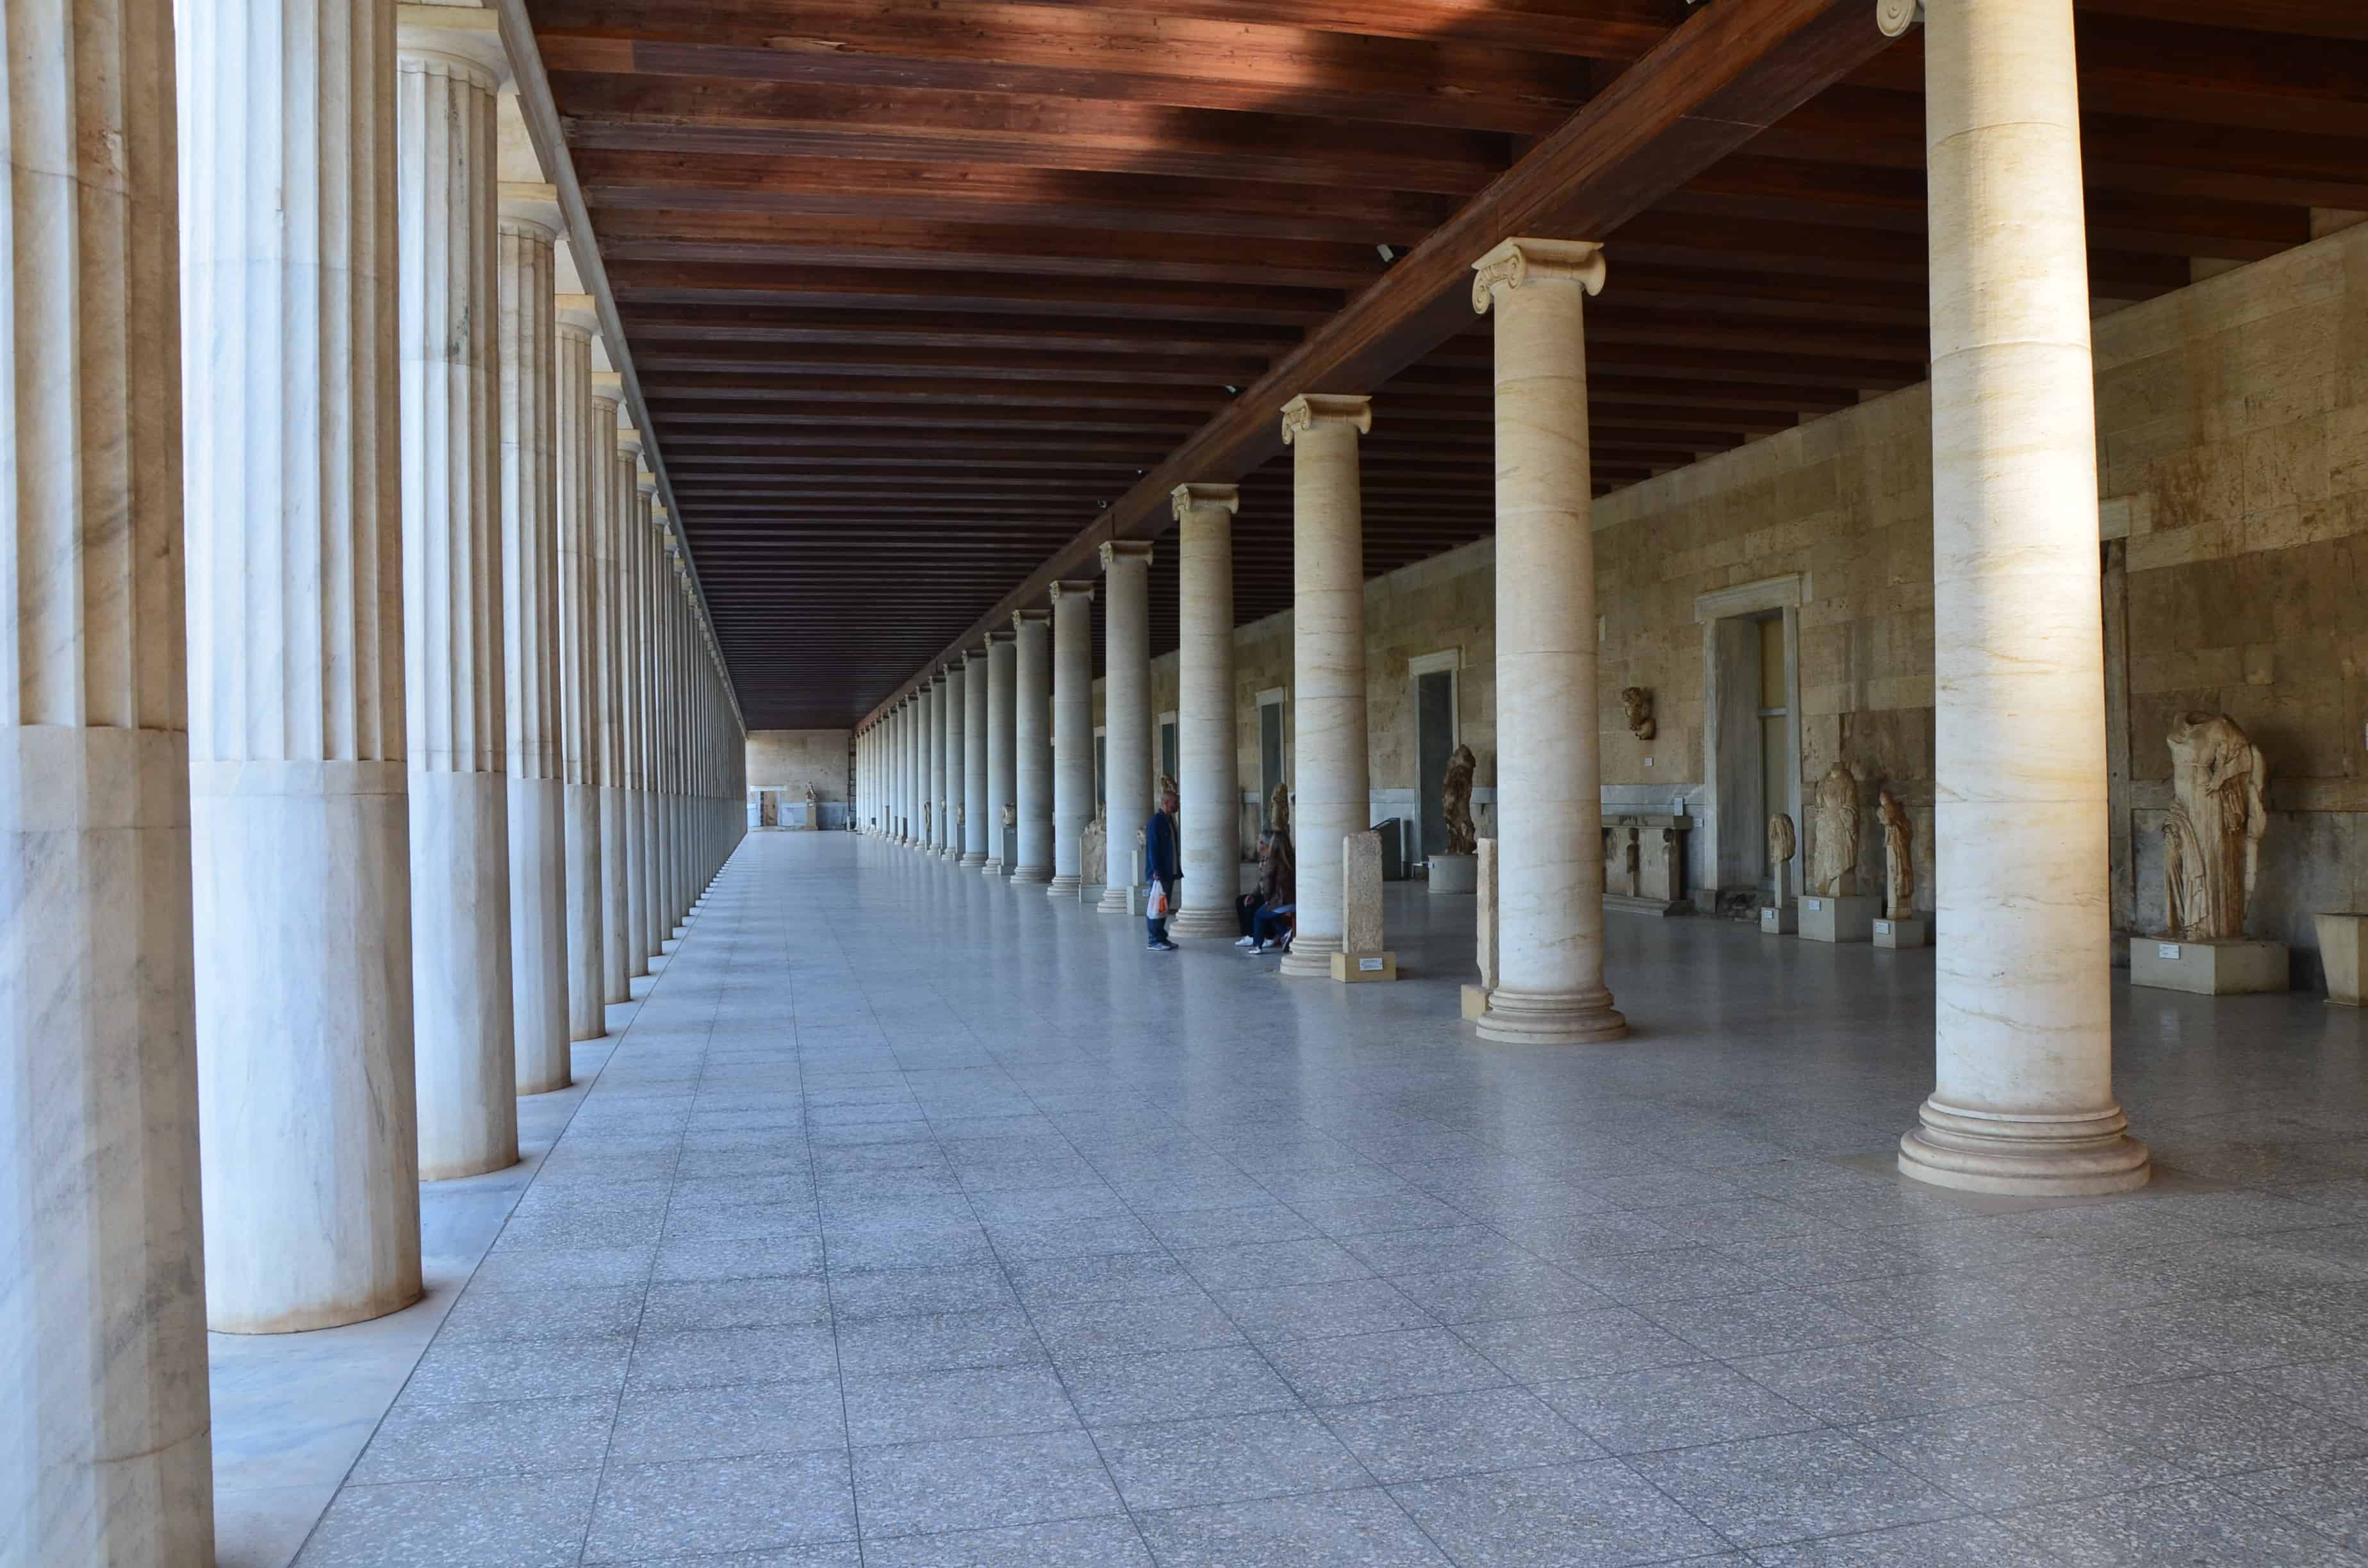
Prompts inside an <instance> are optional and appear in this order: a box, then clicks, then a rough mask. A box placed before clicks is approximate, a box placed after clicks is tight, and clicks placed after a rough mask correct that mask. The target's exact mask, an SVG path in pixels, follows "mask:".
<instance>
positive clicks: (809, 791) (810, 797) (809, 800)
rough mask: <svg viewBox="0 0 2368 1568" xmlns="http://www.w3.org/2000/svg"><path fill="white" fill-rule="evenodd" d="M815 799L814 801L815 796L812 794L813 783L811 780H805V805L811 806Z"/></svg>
mask: <svg viewBox="0 0 2368 1568" xmlns="http://www.w3.org/2000/svg"><path fill="white" fill-rule="evenodd" d="M815 799H816V796H815V794H814V782H813V780H811V779H809V780H807V782H806V804H807V805H809V806H811V805H813V804H814V801H815Z"/></svg>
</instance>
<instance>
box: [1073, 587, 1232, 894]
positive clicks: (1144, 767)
mask: <svg viewBox="0 0 2368 1568" xmlns="http://www.w3.org/2000/svg"><path fill="white" fill-rule="evenodd" d="M1101 555H1102V669H1103V672H1104V675H1103V683H1102V704H1103V725H1102V728H1103V731H1104V733H1105V735H1106V737H1107V740H1106V744H1105V748H1104V749H1105V751H1106V753H1107V755H1108V756H1109V761H1108V762H1107V763H1106V764H1105V765H1104V771H1105V773H1106V774H1107V777H1106V778H1104V780H1103V787H1102V800H1103V801H1104V810H1105V815H1104V818H1103V824H1102V825H1103V827H1104V829H1105V830H1106V831H1105V834H1104V840H1103V841H1104V842H1105V843H1106V844H1108V845H1109V846H1110V847H1109V849H1108V851H1107V854H1108V857H1109V862H1108V864H1107V865H1104V866H1088V867H1086V868H1084V869H1083V870H1082V871H1081V872H1080V874H1081V875H1086V876H1096V877H1099V878H1101V879H1102V902H1101V904H1100V909H1101V912H1102V913H1103V914H1104V915H1124V914H1126V913H1127V912H1128V911H1127V906H1126V895H1127V890H1128V889H1129V888H1132V887H1133V886H1134V884H1135V883H1136V882H1137V881H1140V880H1141V878H1142V869H1141V868H1140V867H1138V866H1136V865H1135V864H1134V835H1136V834H1138V833H1140V832H1142V831H1143V824H1144V823H1145V822H1146V821H1148V820H1149V819H1150V816H1151V811H1152V804H1153V802H1152V799H1151V546H1150V545H1148V544H1135V543H1126V544H1119V543H1111V544H1105V545H1103V546H1102V550H1101ZM1088 766H1090V761H1089V762H1088ZM1187 820H1190V819H1187ZM1227 820H1228V821H1230V820H1231V816H1230V813H1229V814H1228V817H1227ZM1186 842H1187V848H1188V851H1189V846H1190V839H1189V837H1188V839H1187V841H1186ZM1184 883H1185V885H1186V886H1187V887H1190V885H1191V883H1192V869H1191V866H1190V863H1189V861H1188V863H1187V864H1186V866H1185V868H1184ZM1169 929H1170V930H1173V929H1174V927H1173V926H1170V927H1169Z"/></svg>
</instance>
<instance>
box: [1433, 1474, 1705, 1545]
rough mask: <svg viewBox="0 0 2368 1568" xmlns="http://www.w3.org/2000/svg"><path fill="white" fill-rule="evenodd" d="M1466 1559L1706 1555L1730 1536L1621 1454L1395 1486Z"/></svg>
mask: <svg viewBox="0 0 2368 1568" xmlns="http://www.w3.org/2000/svg"><path fill="white" fill-rule="evenodd" d="M1390 1494H1391V1495H1392V1496H1394V1497H1395V1498H1396V1499H1397V1500H1398V1501H1399V1502H1400V1503H1402V1504H1404V1505H1405V1506H1406V1510H1407V1512H1409V1513H1411V1514H1413V1515H1414V1517H1415V1518H1416V1519H1417V1521H1418V1522H1419V1523H1420V1524H1421V1526H1422V1528H1423V1529H1424V1531H1425V1532H1426V1533H1427V1534H1429V1536H1430V1538H1431V1539H1432V1540H1435V1541H1437V1542H1439V1544H1440V1547H1441V1548H1443V1549H1444V1550H1445V1551H1447V1553H1448V1555H1449V1556H1450V1557H1452V1559H1453V1560H1454V1561H1455V1562H1458V1563H1474V1564H1479V1563H1486V1564H1487V1565H1489V1568H1612V1565H1614V1564H1622V1563H1637V1562H1671V1561H1673V1560H1675V1559H1679V1558H1686V1557H1703V1556H1708V1555H1710V1554H1712V1553H1713V1552H1716V1551H1719V1550H1720V1549H1721V1548H1723V1547H1725V1545H1726V1544H1727V1543H1726V1542H1725V1541H1724V1540H1720V1539H1719V1537H1718V1536H1717V1535H1716V1534H1715V1533H1713V1531H1711V1530H1708V1529H1705V1528H1703V1527H1702V1522H1701V1521H1700V1520H1698V1519H1696V1518H1694V1517H1692V1516H1691V1515H1690V1514H1688V1513H1687V1512H1686V1511H1685V1510H1684V1509H1683V1508H1680V1507H1679V1506H1677V1505H1676V1504H1674V1503H1671V1502H1670V1501H1669V1500H1668V1498H1667V1497H1665V1496H1663V1495H1661V1494H1659V1493H1658V1492H1656V1491H1655V1490H1654V1489H1653V1488H1652V1487H1651V1486H1648V1485H1646V1484H1645V1483H1644V1482H1642V1481H1640V1480H1638V1479H1637V1478H1636V1476H1635V1475H1634V1473H1632V1472H1631V1471H1629V1470H1628V1469H1627V1468H1626V1467H1625V1466H1623V1465H1622V1464H1621V1463H1619V1462H1618V1461H1617V1460H1603V1461H1600V1462H1599V1463H1594V1464H1573V1465H1550V1466H1546V1467H1543V1468H1540V1469H1534V1470H1514V1471H1504V1472H1502V1473H1500V1474H1496V1475H1473V1476H1463V1477H1459V1478H1456V1479H1454V1480H1449V1481H1431V1482H1423V1483H1417V1484H1414V1485H1408V1486H1394V1487H1392V1488H1391V1489H1390Z"/></svg>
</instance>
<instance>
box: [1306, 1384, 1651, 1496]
mask: <svg viewBox="0 0 2368 1568" xmlns="http://www.w3.org/2000/svg"><path fill="white" fill-rule="evenodd" d="M1324 1419H1325V1423H1326V1425H1327V1426H1330V1427H1331V1428H1332V1431H1333V1432H1334V1434H1335V1435H1336V1436H1338V1437H1339V1439H1340V1440H1341V1441H1342V1442H1343V1443H1346V1444H1347V1445H1348V1446H1349V1451H1350V1452H1351V1453H1353V1454H1355V1455H1356V1456H1357V1458H1358V1460H1360V1462H1361V1463H1362V1464H1363V1465H1364V1467H1365V1468H1366V1469H1367V1470H1369V1471H1372V1476H1373V1479H1374V1480H1376V1481H1379V1482H1383V1483H1393V1482H1401V1481H1427V1480H1432V1479H1435V1478H1437V1477H1440V1476H1450V1475H1469V1474H1476V1473H1478V1472H1481V1471H1495V1470H1513V1469H1517V1468H1520V1467H1523V1466H1528V1465H1542V1464H1565V1463H1570V1462H1573V1461H1576V1460H1591V1459H1600V1458H1601V1457H1603V1454H1604V1452H1605V1450H1604V1449H1602V1448H1601V1447H1600V1446H1599V1445H1597V1444H1596V1443H1594V1442H1591V1441H1589V1440H1588V1438H1587V1437H1583V1436H1581V1435H1580V1433H1579V1432H1578V1430H1577V1428H1576V1427H1574V1426H1571V1424H1570V1423H1569V1422H1567V1421H1565V1420H1564V1419H1563V1418H1562V1417H1561V1416H1560V1415H1557V1414H1555V1412H1554V1409H1553V1408H1552V1407H1551V1406H1550V1405H1548V1404H1546V1403H1544V1402H1543V1401H1542V1400H1540V1399H1539V1398H1538V1397H1537V1396H1536V1395H1534V1394H1531V1393H1530V1392H1527V1391H1525V1390H1521V1389H1511V1388H1502V1389H1482V1390H1479V1391H1477V1392H1472V1393H1437V1394H1417V1395H1416V1396H1415V1397H1413V1398H1411V1399H1383V1400H1376V1401H1374V1402H1373V1403H1370V1404H1348V1405H1338V1406H1335V1407H1332V1408H1329V1409H1327V1410H1326V1411H1325V1413H1324Z"/></svg>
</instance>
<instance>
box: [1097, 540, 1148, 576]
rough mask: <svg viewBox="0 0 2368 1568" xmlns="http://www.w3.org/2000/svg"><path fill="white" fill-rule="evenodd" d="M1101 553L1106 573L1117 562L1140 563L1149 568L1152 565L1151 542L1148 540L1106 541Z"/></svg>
mask: <svg viewBox="0 0 2368 1568" xmlns="http://www.w3.org/2000/svg"><path fill="white" fill-rule="evenodd" d="M1099 554H1100V556H1101V558H1102V570H1103V571H1104V572H1105V573H1107V572H1108V571H1109V570H1110V564H1111V562H1117V561H1140V562H1143V563H1144V565H1146V566H1148V565H1149V564H1151V541H1150V540H1147V539H1106V540H1102V545H1101V550H1100V551H1099Z"/></svg>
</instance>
